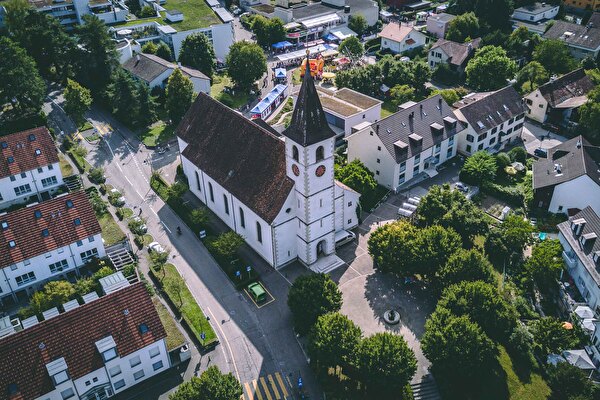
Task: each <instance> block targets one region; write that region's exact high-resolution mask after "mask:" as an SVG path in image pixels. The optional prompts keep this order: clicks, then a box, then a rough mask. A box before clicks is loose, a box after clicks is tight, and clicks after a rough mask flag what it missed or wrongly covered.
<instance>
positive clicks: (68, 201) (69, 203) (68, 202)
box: [66, 200, 74, 208]
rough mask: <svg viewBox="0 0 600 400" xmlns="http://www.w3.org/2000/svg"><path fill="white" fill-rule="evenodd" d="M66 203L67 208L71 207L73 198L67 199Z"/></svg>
mask: <svg viewBox="0 0 600 400" xmlns="http://www.w3.org/2000/svg"><path fill="white" fill-rule="evenodd" d="M66 204H67V208H73V207H74V204H73V200H67V201H66Z"/></svg>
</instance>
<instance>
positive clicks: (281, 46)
mask: <svg viewBox="0 0 600 400" xmlns="http://www.w3.org/2000/svg"><path fill="white" fill-rule="evenodd" d="M291 46H293V44H291V43H290V42H288V41H287V40H285V41H283V42H277V43H274V44H273V45H271V47H273V48H274V49H278V50H279V49H285V48H286V47H291Z"/></svg>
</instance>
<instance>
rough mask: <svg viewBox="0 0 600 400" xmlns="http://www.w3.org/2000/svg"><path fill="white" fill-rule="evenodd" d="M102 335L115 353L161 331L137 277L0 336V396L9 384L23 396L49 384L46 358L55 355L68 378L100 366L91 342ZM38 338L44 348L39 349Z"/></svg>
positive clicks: (1, 399) (3, 398)
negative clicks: (111, 342) (113, 345)
mask: <svg viewBox="0 0 600 400" xmlns="http://www.w3.org/2000/svg"><path fill="white" fill-rule="evenodd" d="M125 310H128V311H129V313H128V315H125V313H124V311H125ZM141 324H146V325H147V326H148V328H149V331H148V332H147V333H146V334H145V335H143V336H142V335H141V334H140V332H139V326H140V325H141ZM107 336H112V337H113V339H114V341H115V343H116V345H117V353H118V354H119V356H120V357H123V356H126V355H128V354H131V353H133V352H135V351H137V350H139V349H141V348H143V347H146V346H148V345H150V344H152V343H155V342H157V341H159V340H161V339H163V338H165V337H166V333H165V329H164V327H163V326H162V324H161V322H160V319H159V317H158V313H157V312H156V309H155V308H154V305H153V304H152V300H151V299H150V296H149V295H148V292H147V291H146V288H145V287H144V285H143V284H142V283H137V284H135V285H132V286H129V287H127V288H123V289H121V290H118V291H116V292H114V293H111V294H108V295H106V296H104V297H101V298H100V299H98V300H94V301H92V302H90V303H88V304H84V305H82V306H80V307H78V308H76V309H74V310H71V311H68V312H65V313H62V314H60V315H58V316H56V317H54V318H52V319H49V320H46V321H42V322H40V323H39V324H37V325H34V326H32V327H30V328H27V329H24V330H22V331H20V332H17V333H14V334H12V335H10V336H6V337H4V338H2V339H0V400H8V399H9V396H8V393H7V387H8V385H10V384H16V385H17V387H18V390H19V391H20V392H21V395H22V396H23V399H25V400H33V399H36V398H38V397H40V396H42V395H43V394H45V393H48V392H50V391H52V390H54V385H53V383H52V381H51V380H50V378H49V376H48V371H47V370H46V364H47V363H48V362H50V361H54V360H56V359H58V358H61V357H64V359H65V362H66V364H67V368H68V372H69V375H70V376H71V378H72V379H79V378H81V377H82V376H84V375H86V374H88V373H90V372H92V371H95V370H97V369H98V368H101V367H103V365H104V363H103V361H102V357H101V356H100V354H99V353H98V350H97V348H96V345H95V343H96V342H97V341H98V340H100V339H103V338H105V337H107ZM42 343H43V344H44V346H45V350H44V351H42V350H40V345H41V344H42Z"/></svg>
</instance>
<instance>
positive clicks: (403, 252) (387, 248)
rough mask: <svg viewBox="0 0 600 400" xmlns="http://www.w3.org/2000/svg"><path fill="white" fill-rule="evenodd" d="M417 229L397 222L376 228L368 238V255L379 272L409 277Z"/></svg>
mask: <svg viewBox="0 0 600 400" xmlns="http://www.w3.org/2000/svg"><path fill="white" fill-rule="evenodd" d="M417 234H418V229H417V228H416V227H415V226H414V225H413V224H411V223H409V222H407V221H404V220H399V221H396V222H392V223H390V224H385V225H383V226H381V227H379V228H377V229H376V230H375V231H374V232H373V233H372V234H371V236H370V237H369V241H368V249H369V254H371V256H372V257H373V264H374V266H375V268H376V269H377V270H379V271H381V272H393V273H396V274H399V275H409V274H412V273H414V270H415V265H414V264H415V263H416V261H415V257H414V253H413V248H414V240H415V236H416V235H417Z"/></svg>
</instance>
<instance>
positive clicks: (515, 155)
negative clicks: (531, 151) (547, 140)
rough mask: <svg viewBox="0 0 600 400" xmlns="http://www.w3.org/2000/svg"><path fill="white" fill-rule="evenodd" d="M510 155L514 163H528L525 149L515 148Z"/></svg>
mask: <svg viewBox="0 0 600 400" xmlns="http://www.w3.org/2000/svg"><path fill="white" fill-rule="evenodd" d="M508 155H509V156H510V159H511V160H512V161H513V162H514V161H517V162H520V163H523V164H525V162H526V161H527V150H525V149H524V148H523V147H513V148H512V149H511V150H510V151H509V152H508Z"/></svg>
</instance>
